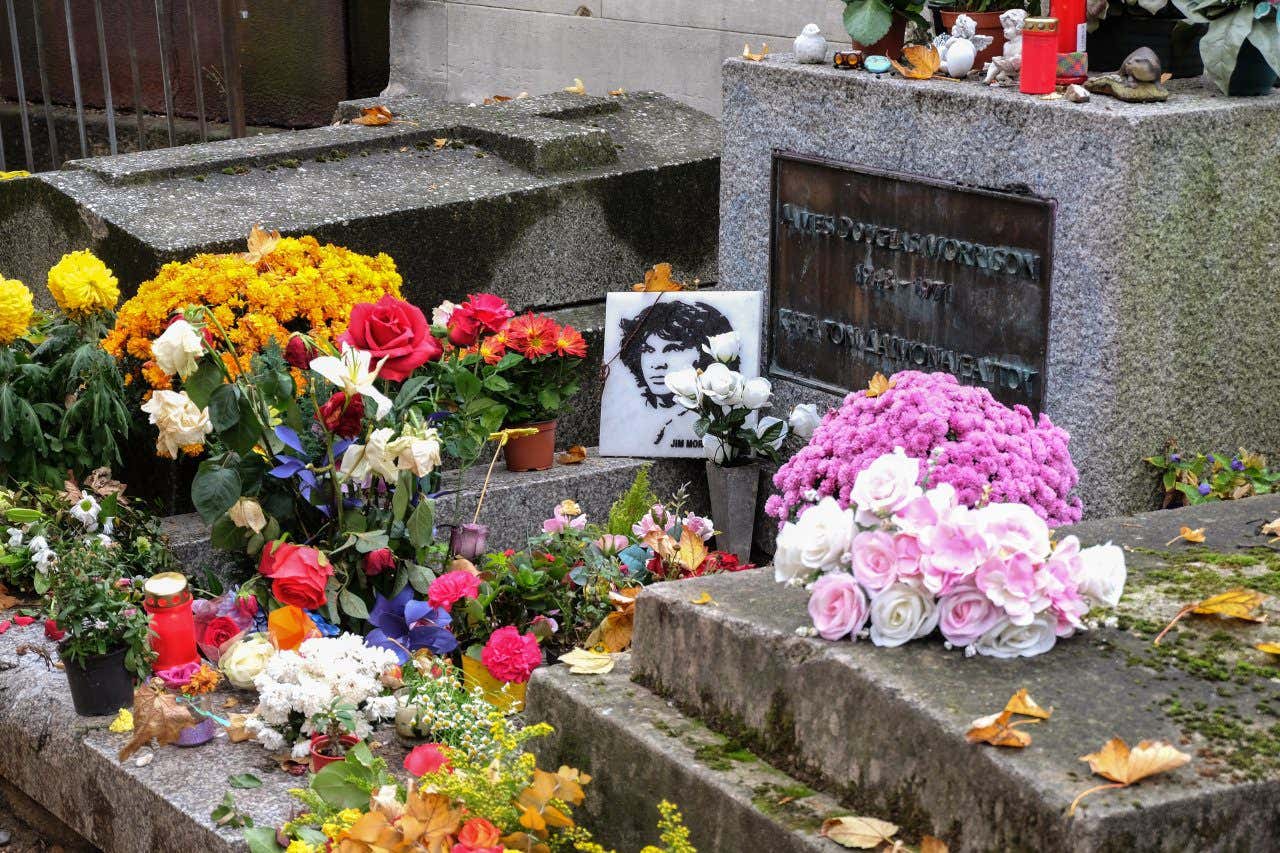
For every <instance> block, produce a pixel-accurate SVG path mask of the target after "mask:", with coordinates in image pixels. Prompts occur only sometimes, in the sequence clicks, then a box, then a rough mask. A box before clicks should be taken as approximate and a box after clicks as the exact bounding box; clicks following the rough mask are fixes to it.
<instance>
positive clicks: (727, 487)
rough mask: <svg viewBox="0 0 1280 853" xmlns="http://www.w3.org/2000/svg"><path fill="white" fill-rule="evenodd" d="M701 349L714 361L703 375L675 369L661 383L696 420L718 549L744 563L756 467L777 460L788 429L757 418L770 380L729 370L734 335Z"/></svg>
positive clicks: (736, 345)
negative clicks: (716, 529) (703, 452)
mask: <svg viewBox="0 0 1280 853" xmlns="http://www.w3.org/2000/svg"><path fill="white" fill-rule="evenodd" d="M704 349H705V350H706V351H707V352H709V353H711V355H712V357H714V358H715V362H714V363H712V364H711V365H710V366H709V367H707V369H706V370H699V369H697V368H693V367H691V368H687V369H685V370H677V371H675V372H674V373H668V374H667V376H666V379H665V381H666V384H667V388H668V389H669V390H670V391H671V392H672V393H673V394H674V395H675V400H676V402H677V403H678V404H680V405H681V406H684V407H685V408H687V409H690V410H692V411H694V412H697V413H698V416H699V417H698V420H697V422H696V423H695V424H694V426H693V430H694V432H695V433H696V434H697V435H698V436H699V437H701V438H702V446H703V448H704V449H705V450H706V454H707V463H706V468H707V487H708V490H709V491H710V492H711V517H712V518H714V519H715V520H716V523H717V525H719V527H720V530H719V531H718V532H717V533H716V545H717V547H719V549H720V550H721V551H727V552H729V553H731V554H734V555H735V556H737V558H738V559H739V560H741V561H743V562H746V561H747V560H749V559H750V557H751V540H752V532H753V530H754V528H755V519H756V495H757V492H758V489H759V485H760V470H759V467H758V466H757V465H756V462H757V461H758V460H759V459H776V458H777V456H778V452H779V451H780V450H781V448H782V445H783V442H784V441H786V438H787V434H788V431H789V428H788V426H787V424H786V422H785V421H782V420H781V419H779V418H773V417H763V418H762V417H759V415H760V414H761V413H762V412H764V411H767V410H768V408H769V398H770V397H771V396H772V394H773V388H772V386H771V385H770V384H769V380H768V379H765V378H763V377H757V378H754V379H747V378H745V377H744V376H743V375H742V374H741V373H739V372H738V371H736V370H733V369H732V368H731V367H729V365H730V364H736V363H737V361H738V356H739V354H740V352H741V350H742V340H741V338H739V336H738V333H737V332H725V333H724V334H721V335H714V336H713V337H711V338H708V339H707V344H706V346H705V347H704Z"/></svg>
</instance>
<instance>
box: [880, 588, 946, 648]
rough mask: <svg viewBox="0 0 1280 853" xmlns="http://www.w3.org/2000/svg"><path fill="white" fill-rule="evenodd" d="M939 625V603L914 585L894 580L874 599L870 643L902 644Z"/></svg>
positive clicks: (925, 633) (884, 644)
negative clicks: (893, 582) (894, 581)
mask: <svg viewBox="0 0 1280 853" xmlns="http://www.w3.org/2000/svg"><path fill="white" fill-rule="evenodd" d="M937 626H938V602H937V601H936V600H935V599H934V597H933V595H931V594H930V593H928V592H926V591H925V590H923V589H921V588H920V587H918V586H915V585H914V584H907V583H895V584H890V585H889V586H887V587H885V588H884V589H883V590H881V591H880V592H879V593H877V594H876V596H875V598H873V599H871V642H873V643H875V644H876V645H877V646H890V647H892V646H900V645H902V644H903V643H906V642H909V641H911V640H914V639H916V638H917V637H923V636H925V635H927V634H928V633H929V632H931V631H932V630H933V629H934V628H936V627H937Z"/></svg>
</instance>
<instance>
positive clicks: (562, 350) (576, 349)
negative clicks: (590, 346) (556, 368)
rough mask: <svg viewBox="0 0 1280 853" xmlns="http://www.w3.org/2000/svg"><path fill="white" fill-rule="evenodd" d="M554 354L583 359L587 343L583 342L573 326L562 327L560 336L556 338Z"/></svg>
mask: <svg viewBox="0 0 1280 853" xmlns="http://www.w3.org/2000/svg"><path fill="white" fill-rule="evenodd" d="M556 352H557V353H559V354H560V355H571V356H573V357H575V358H584V357H586V354H587V342H586V341H585V340H583V338H582V334H581V333H580V332H579V331H578V330H577V329H575V328H574V327H573V326H564V327H562V328H561V329H560V334H559V335H557V336H556Z"/></svg>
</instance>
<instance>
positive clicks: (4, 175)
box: [0, 169, 31, 181]
mask: <svg viewBox="0 0 1280 853" xmlns="http://www.w3.org/2000/svg"><path fill="white" fill-rule="evenodd" d="M29 177H31V173H30V172H28V171H27V170H26V169H15V170H14V171H12V172H0V181H11V180H13V179H14V178H29Z"/></svg>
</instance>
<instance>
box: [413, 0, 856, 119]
mask: <svg viewBox="0 0 1280 853" xmlns="http://www.w3.org/2000/svg"><path fill="white" fill-rule="evenodd" d="M843 8H844V4H843V3H841V2H839V0H783V2H779V0H392V3H391V83H392V85H396V84H399V85H401V86H404V87H405V88H406V89H407V90H408V91H410V92H420V93H424V94H429V95H432V96H433V97H437V98H442V99H445V100H450V101H462V102H467V101H481V100H483V99H484V98H485V97H487V96H489V95H494V94H506V95H514V94H516V93H518V92H521V91H528V92H530V93H534V94H536V93H539V92H549V91H556V90H557V89H560V88H563V87H564V86H567V85H570V84H571V83H572V82H573V79H574V78H575V77H577V78H581V79H582V80H583V82H584V83H586V85H587V89H588V91H590V92H591V93H592V94H604V93H605V92H607V91H609V90H611V89H616V88H618V87H622V88H625V89H627V90H628V91H630V90H637V89H653V90H655V91H658V92H663V93H665V94H667V95H670V96H672V97H674V98H676V99H678V100H681V101H684V102H685V103H687V104H690V105H691V106H694V107H697V108H698V109H700V110H703V111H704V112H708V113H711V114H712V115H719V114H720V63H721V61H722V60H723V59H724V58H725V57H726V56H735V55H738V54H740V53H741V52H742V45H743V42H747V41H749V42H751V43H752V45H753V49H758V48H759V45H760V42H762V41H764V42H768V43H769V46H770V47H771V48H772V49H774V50H775V51H780V50H790V49H791V47H790V45H791V41H792V40H793V39H794V38H795V36H796V34H797V33H799V31H800V30H801V29H802V28H803V27H804V25H805V24H807V23H810V22H811V21H812V22H815V23H817V24H818V25H819V26H820V27H822V31H823V33H825V34H826V36H827V38H829V39H831V40H832V41H833V42H846V43H847V41H848V39H847V37H846V36H845V33H844V28H843V26H842V24H841V13H842V10H843ZM657 57H661V61H656V58H657Z"/></svg>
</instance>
